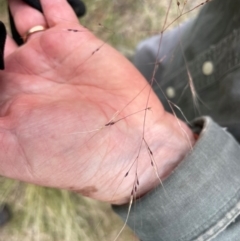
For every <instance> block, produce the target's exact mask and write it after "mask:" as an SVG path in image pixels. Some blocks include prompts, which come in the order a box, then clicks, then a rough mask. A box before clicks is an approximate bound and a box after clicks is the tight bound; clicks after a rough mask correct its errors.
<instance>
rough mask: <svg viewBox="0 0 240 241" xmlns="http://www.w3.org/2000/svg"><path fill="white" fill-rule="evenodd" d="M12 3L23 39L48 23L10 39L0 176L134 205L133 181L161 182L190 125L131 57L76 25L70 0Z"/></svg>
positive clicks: (1, 101)
mask: <svg viewBox="0 0 240 241" xmlns="http://www.w3.org/2000/svg"><path fill="white" fill-rule="evenodd" d="M9 4H10V8H11V11H12V13H13V17H14V19H15V23H16V26H17V28H18V31H19V33H20V34H21V35H22V36H23V35H24V34H25V33H26V32H27V31H28V30H29V29H30V28H31V27H33V26H35V25H44V26H46V27H48V29H47V30H46V31H42V32H38V33H34V34H32V35H31V36H29V38H28V40H27V42H26V43H25V44H24V45H23V46H21V47H17V46H16V45H15V43H14V42H13V40H11V39H10V38H8V41H7V45H6V50H5V66H6V68H5V70H4V71H1V72H0V79H1V82H0V92H1V93H0V114H1V118H0V141H1V144H0V174H1V175H3V176H6V177H10V178H14V179H18V180H22V181H25V182H29V183H34V184H38V185H43V186H49V187H56V188H63V189H69V190H73V191H76V192H78V193H81V194H83V195H85V196H89V197H92V198H95V199H98V200H102V201H105V202H109V203H114V204H123V203H127V202H128V201H129V199H130V197H131V192H132V189H133V187H134V184H136V182H137V179H138V181H139V185H137V186H138V187H137V196H142V195H144V194H145V193H147V192H149V191H151V190H152V189H153V188H154V187H156V186H157V185H159V183H160V180H159V177H160V178H161V179H164V178H166V177H167V176H168V175H169V174H170V173H171V171H172V170H173V169H174V168H175V167H176V166H177V165H178V163H179V162H180V161H181V160H182V159H183V158H184V156H185V155H186V154H187V153H188V152H189V150H190V149H191V147H192V146H193V144H194V138H193V134H192V132H191V130H190V129H189V128H188V127H187V126H186V125H185V124H184V123H182V122H181V121H179V120H177V119H176V118H175V117H174V116H172V115H171V114H169V113H167V112H166V111H165V110H164V108H163V106H162V104H161V103H160V101H159V100H158V98H157V97H156V96H155V94H154V93H153V92H152V91H151V89H150V86H148V84H147V82H146V80H145V79H144V78H143V77H142V76H141V74H140V73H139V72H138V71H137V70H136V69H135V67H134V66H133V65H132V64H131V63H130V62H129V61H128V60H126V59H125V58H124V57H123V56H122V55H121V54H120V53H118V52H117V51H116V50H114V49H113V48H112V47H110V46H109V45H107V44H105V43H103V42H102V41H101V40H99V39H97V38H96V37H95V36H94V35H93V34H92V33H91V32H90V31H88V30H87V29H85V28H83V27H82V26H81V25H79V24H78V20H77V18H76V17H75V15H74V13H73V11H72V9H71V8H70V7H69V6H68V4H67V2H66V1H63V0H59V1H49V0H42V1H41V4H42V7H43V10H44V15H42V14H41V13H39V12H37V11H35V10H34V9H32V8H30V7H28V6H27V5H25V4H24V3H23V2H21V1H19V0H12V1H9ZM67 29H76V30H78V32H72V31H68V30H67ZM97 50H98V51H97ZM148 99H149V101H148V107H151V111H150V110H147V118H146V119H145V121H146V122H145V125H144V126H145V129H144V132H143V120H144V114H145V111H140V110H143V109H145V108H146V103H147V100H148ZM137 111H140V112H138V113H135V112H137ZM133 113H135V114H133ZM131 114H132V115H131ZM128 115H131V116H128ZM126 116H128V117H126ZM125 117H126V118H125ZM121 118H123V119H122V120H121V121H118V122H117V123H115V124H113V125H109V126H105V125H107V124H108V123H109V122H111V121H112V122H114V121H116V120H119V119H121ZM143 133H144V139H145V140H146V143H147V145H148V146H149V148H150V149H151V151H152V153H153V156H154V159H155V161H154V168H153V166H152V165H151V164H150V162H151V161H150V156H149V152H148V151H147V148H146V145H145V144H144V142H143V141H142V140H143ZM140 146H141V151H140V154H139V155H138V153H139V150H140ZM136 157H138V158H137V159H136ZM126 173H128V175H127V177H124V176H125V175H126ZM136 176H137V179H136Z"/></svg>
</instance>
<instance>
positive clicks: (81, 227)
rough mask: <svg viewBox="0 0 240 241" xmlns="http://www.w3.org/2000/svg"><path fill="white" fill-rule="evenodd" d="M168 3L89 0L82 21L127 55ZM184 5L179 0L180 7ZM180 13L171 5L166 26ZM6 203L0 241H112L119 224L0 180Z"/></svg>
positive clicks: (79, 204)
mask: <svg viewBox="0 0 240 241" xmlns="http://www.w3.org/2000/svg"><path fill="white" fill-rule="evenodd" d="M169 2H170V1H169V0H165V1H159V0H148V1H147V0H135V1H133V0H111V1H110V0H87V1H85V3H86V5H87V14H86V16H84V17H83V18H82V19H81V20H80V21H81V23H82V24H83V25H84V26H86V27H87V28H89V29H90V30H92V31H93V32H94V33H95V34H96V35H97V36H99V37H100V38H101V39H102V40H103V41H106V42H108V43H110V44H111V45H113V46H114V47H115V48H117V49H118V50H119V51H121V52H122V53H123V54H125V55H126V56H127V57H131V56H132V55H133V53H134V49H135V47H136V45H137V43H138V42H139V41H140V40H141V39H143V38H146V37H148V36H151V35H153V34H157V33H160V31H161V28H162V25H163V22H164V17H165V15H166V11H167V8H168V3H169ZM183 2H184V1H183V0H182V1H180V3H181V5H180V7H181V6H183ZM188 2H189V4H187V5H186V6H185V10H186V11H187V10H188V9H190V8H191V7H192V6H194V4H195V5H197V3H196V1H195V0H194V1H192V2H190V1H188ZM0 14H1V21H3V22H4V23H6V24H7V22H8V17H7V8H6V1H5V0H0ZM178 14H179V9H178V7H177V4H176V1H173V4H172V7H171V8H170V13H169V20H168V22H171V21H173V20H174V19H175V18H176V17H177V16H178ZM193 14H194V13H193ZM184 18H186V16H184ZM176 24H178V22H175V24H174V25H176ZM174 25H172V26H174ZM4 202H7V203H8V204H9V205H10V207H11V210H12V214H13V218H12V220H11V221H10V222H9V223H8V224H6V225H5V226H4V227H2V228H0V241H5V240H8V241H11V240H22V241H35V240H40V241H70V240H71V241H75V240H76V241H81V240H84V241H90V240H91V241H94V240H106V241H108V240H109V241H112V240H114V238H115V237H116V236H117V234H118V232H119V231H120V229H121V228H122V226H123V222H122V221H120V219H119V218H118V217H117V216H116V215H115V214H114V213H113V212H112V211H111V208H110V206H109V205H106V204H103V203H99V202H96V201H93V200H90V199H88V198H84V197H82V196H80V195H77V194H75V193H71V192H67V191H61V190H55V189H50V188H44V187H38V186H33V185H28V184H24V183H20V182H17V181H12V180H8V179H5V178H0V203H4ZM118 240H119V241H121V240H122V241H123V240H133V241H134V240H136V237H135V236H134V234H133V233H132V232H131V231H129V230H128V229H127V228H126V229H125V230H124V232H123V234H122V235H121V236H120V238H119V239H118Z"/></svg>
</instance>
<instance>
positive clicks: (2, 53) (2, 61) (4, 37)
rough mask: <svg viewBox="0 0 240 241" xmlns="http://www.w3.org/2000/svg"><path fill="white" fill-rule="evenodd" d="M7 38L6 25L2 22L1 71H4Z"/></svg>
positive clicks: (0, 34)
mask: <svg viewBox="0 0 240 241" xmlns="http://www.w3.org/2000/svg"><path fill="white" fill-rule="evenodd" d="M6 37H7V30H6V28H5V25H4V23H2V22H1V21H0V69H4V46H5V42H6Z"/></svg>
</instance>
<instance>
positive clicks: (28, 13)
mask: <svg viewBox="0 0 240 241" xmlns="http://www.w3.org/2000/svg"><path fill="white" fill-rule="evenodd" d="M9 8H10V11H11V13H12V16H13V19H14V22H15V25H16V28H17V31H18V33H19V34H20V35H21V36H22V37H24V36H25V34H26V33H27V31H28V30H29V29H31V28H32V27H34V26H36V25H42V26H44V27H47V22H46V20H45V18H44V16H43V14H42V13H41V12H39V11H38V10H36V9H34V8H32V7H30V6H29V5H27V4H26V3H24V2H23V1H22V0H9Z"/></svg>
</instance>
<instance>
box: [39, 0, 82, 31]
mask: <svg viewBox="0 0 240 241" xmlns="http://www.w3.org/2000/svg"><path fill="white" fill-rule="evenodd" d="M41 5H42V9H43V13H44V16H45V18H46V21H47V24H48V26H49V27H53V26H55V25H57V24H61V23H66V22H67V23H73V24H78V23H79V21H78V18H77V16H76V14H75V13H74V11H73V9H72V8H71V6H70V5H69V4H68V2H67V1H66V0H55V1H49V0H41Z"/></svg>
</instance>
